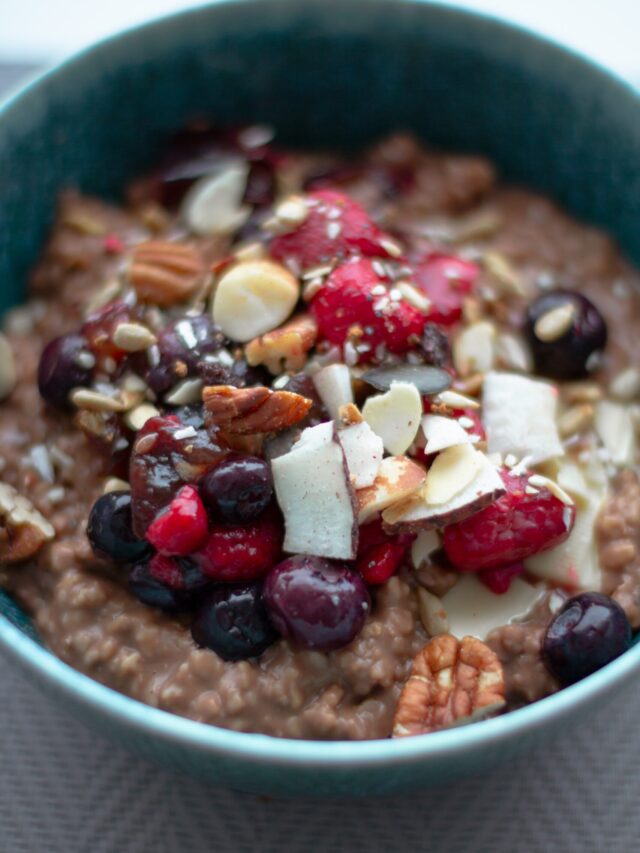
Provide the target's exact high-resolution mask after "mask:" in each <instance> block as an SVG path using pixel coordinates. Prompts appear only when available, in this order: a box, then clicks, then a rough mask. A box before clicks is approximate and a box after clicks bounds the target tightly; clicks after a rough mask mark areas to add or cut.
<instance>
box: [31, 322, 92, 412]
mask: <svg viewBox="0 0 640 853" xmlns="http://www.w3.org/2000/svg"><path fill="white" fill-rule="evenodd" d="M94 363H95V361H94V359H93V356H92V355H91V353H90V352H89V346H88V344H87V340H86V338H84V337H83V336H82V335H78V334H74V333H71V334H69V335H62V337H60V338H55V339H54V340H52V341H50V342H49V343H48V344H47V346H46V347H45V348H44V350H43V352H42V355H41V356H40V364H39V365H38V389H39V391H40V396H41V397H42V398H43V400H45V401H46V402H47V403H49V404H50V405H52V406H56V407H57V408H59V409H66V408H68V407H69V392H70V391H71V390H72V389H73V388H78V387H82V386H86V385H89V384H90V382H91V377H92V373H93V365H94Z"/></svg>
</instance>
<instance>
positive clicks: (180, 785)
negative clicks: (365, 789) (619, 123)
mask: <svg viewBox="0 0 640 853" xmlns="http://www.w3.org/2000/svg"><path fill="white" fill-rule="evenodd" d="M25 70H26V71H30V69H24V68H20V67H16V66H11V67H7V66H4V67H3V66H1V65H0V94H1V90H2V89H3V88H8V87H10V86H12V85H13V84H14V83H15V82H16V81H17V80H18V79H19V77H20V76H21V75H22V74H23V72H24V71H25ZM639 707H640V684H639V685H638V687H637V688H636V689H635V690H634V691H633V692H631V693H628V694H627V696H626V697H625V704H624V705H622V706H620V705H617V706H616V705H614V706H612V707H611V708H610V709H607V710H605V711H604V712H601V713H600V714H599V715H598V716H597V717H595V718H592V719H591V720H590V721H589V722H588V723H587V724H581V725H578V726H576V727H575V729H574V730H573V731H571V732H570V733H569V734H568V735H566V736H565V737H564V738H563V739H561V740H556V741H554V742H552V743H550V744H548V745H546V746H545V747H544V748H542V749H540V750H539V751H538V752H537V753H534V754H532V755H530V756H528V757H525V758H523V759H522V760H520V761H518V762H517V763H514V764H510V765H508V766H506V767H503V768H500V769H499V770H494V771H490V772H487V773H486V774H483V775H480V776H476V777H473V778H470V779H467V780H464V781H463V782H459V783H457V784H455V785H449V786H447V787H444V788H441V789H437V788H433V789H429V790H426V791H417V792H415V793H412V794H411V795H409V796H403V797H394V798H389V797H387V798H385V799H383V800H382V799H378V800H350V801H340V800H335V801H330V800H315V801H313V800H285V799H270V798H266V797H256V796H253V795H249V794H239V793H235V792H230V791H223V790H219V789H214V788H211V787H208V786H206V785H203V784H201V783H198V782H194V781H192V780H190V779H188V778H186V777H184V776H179V775H176V774H172V773H168V772H166V771H164V770H161V769H158V768H157V767H155V766H154V765H151V764H149V763H147V762H146V761H143V760H142V759H139V758H136V757H134V756H131V755H130V754H129V753H127V752H125V751H124V750H121V749H118V748H116V747H114V746H113V744H111V743H110V742H107V741H105V740H102V739H101V738H99V737H98V736H96V735H95V734H93V733H92V732H89V731H87V730H86V729H85V728H84V727H83V726H81V725H80V724H79V723H77V722H76V721H75V720H72V719H70V718H69V717H67V716H66V715H65V714H64V713H62V712H61V711H59V710H58V709H57V708H56V707H55V706H54V705H52V704H51V703H50V702H49V701H48V700H46V699H44V698H43V697H42V696H41V695H40V693H39V692H37V690H35V689H34V688H33V687H32V686H31V685H30V684H28V683H27V682H26V681H24V679H23V678H22V676H21V675H19V673H18V672H17V671H16V670H15V669H14V668H13V667H12V666H11V665H10V664H8V663H7V662H6V661H4V660H2V659H0V853H147V851H153V853H205V851H206V853H255V851H260V853H262V851H264V853H271V851H278V853H282V851H286V853H298V851H300V853H302V852H303V851H304V853H312V851H322V853H347V851H348V853H359V851H363V853H364V851H366V853H379V851H385V853H387V851H396V850H397V851H405V850H407V851H408V850H416V851H418V850H420V851H421V850H425V851H429V853H441V851H442V853H520V851H522V853H538V851H540V853H548V851H567V853H573V851H589V852H590V851H594V853H601V851H605V850H606V851H607V853H617V852H618V851H630V850H636V849H638V838H639V837H640V799H639V797H638V789H639V788H640V728H639V727H638V725H637V722H636V720H637V715H638V708H639Z"/></svg>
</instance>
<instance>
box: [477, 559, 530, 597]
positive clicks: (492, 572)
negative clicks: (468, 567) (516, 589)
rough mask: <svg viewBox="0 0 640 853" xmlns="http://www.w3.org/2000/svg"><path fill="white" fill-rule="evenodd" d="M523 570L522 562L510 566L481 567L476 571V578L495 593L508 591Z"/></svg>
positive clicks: (499, 593)
mask: <svg viewBox="0 0 640 853" xmlns="http://www.w3.org/2000/svg"><path fill="white" fill-rule="evenodd" d="M523 571H524V566H523V564H522V563H514V564H513V565H511V566H501V567H500V568H499V569H482V571H480V572H478V580H481V581H482V583H483V584H484V585H485V586H486V587H488V588H489V589H490V590H491V592H495V594H496V595H503V594H504V593H505V592H509V587H510V586H511V584H512V583H513V581H514V580H515V578H517V577H518V575H521V574H522V573H523Z"/></svg>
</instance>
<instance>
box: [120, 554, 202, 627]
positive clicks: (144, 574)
mask: <svg viewBox="0 0 640 853" xmlns="http://www.w3.org/2000/svg"><path fill="white" fill-rule="evenodd" d="M162 559H163V560H164V559H166V558H164V557H163V558H162ZM153 560H156V562H157V558H156V557H154V558H153ZM163 569H164V571H163ZM154 571H155V572H156V573H159V574H161V575H163V577H169V576H170V575H169V572H167V570H166V566H165V567H163V568H160V567H159V564H158V566H156V568H154ZM129 589H130V590H131V592H132V593H133V594H134V595H135V597H136V598H137V599H138V600H139V601H141V602H142V603H143V604H147V605H148V606H149V607H157V608H158V609H159V610H166V611H167V612H169V613H180V612H181V611H185V610H192V609H193V607H194V605H195V604H196V603H197V601H198V599H199V598H200V595H199V594H198V593H199V592H200V589H201V588H198V589H197V590H193V589H188V588H178V587H171V586H169V585H167V584H166V583H164V582H163V581H160V580H158V579H157V578H156V577H155V576H154V574H152V572H151V561H148V560H143V561H142V562H139V563H136V564H135V566H133V568H132V569H131V572H130V573H129Z"/></svg>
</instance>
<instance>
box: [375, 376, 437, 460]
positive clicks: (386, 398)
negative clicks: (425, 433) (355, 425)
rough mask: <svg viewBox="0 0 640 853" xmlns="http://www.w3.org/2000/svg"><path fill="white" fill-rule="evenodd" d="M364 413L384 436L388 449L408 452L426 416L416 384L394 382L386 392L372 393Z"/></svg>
mask: <svg viewBox="0 0 640 853" xmlns="http://www.w3.org/2000/svg"><path fill="white" fill-rule="evenodd" d="M362 417H363V418H364V419H365V421H366V422H367V423H368V424H369V426H370V427H371V429H372V430H373V431H374V432H375V433H376V434H377V435H379V436H380V437H381V438H382V441H383V442H384V446H385V449H386V450H388V451H389V453H392V454H394V455H396V456H397V455H400V454H402V453H404V452H405V451H406V450H407V449H408V448H409V447H410V445H411V444H412V442H413V441H414V439H415V437H416V434H417V432H418V428H419V427H420V420H421V417H422V398H421V396H420V394H419V392H418V389H417V388H416V386H415V385H412V384H410V383H409V382H393V383H392V384H391V389H390V390H389V391H387V393H386V394H378V395H376V396H373V397H369V398H368V399H367V401H366V403H365V404H364V407H363V409H362Z"/></svg>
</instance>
